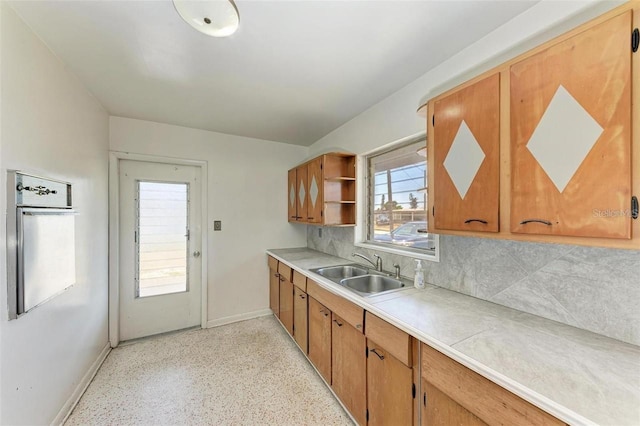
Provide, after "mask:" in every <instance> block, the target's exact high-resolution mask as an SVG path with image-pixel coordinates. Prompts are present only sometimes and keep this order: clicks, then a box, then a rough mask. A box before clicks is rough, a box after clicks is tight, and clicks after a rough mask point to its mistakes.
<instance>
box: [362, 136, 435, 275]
mask: <svg viewBox="0 0 640 426" xmlns="http://www.w3.org/2000/svg"><path fill="white" fill-rule="evenodd" d="M426 137H427V135H426V132H420V133H417V134H414V135H411V136H408V137H405V138H402V139H400V140H397V141H394V142H391V143H389V144H386V145H384V146H382V147H379V148H376V149H374V150H371V151H369V152H365V153H364V154H361V155H358V157H357V170H358V184H357V194H358V196H357V199H358V203H357V206H358V208H357V219H356V229H355V232H354V237H355V241H354V246H356V247H361V248H366V249H369V250H375V251H381V252H386V253H391V254H397V255H401V256H407V257H411V258H414V259H421V260H428V261H431V262H439V261H440V236H439V235H438V234H432V235H433V242H434V245H435V248H434V250H433V252H430V251H426V250H422V249H414V248H409V247H402V246H399V245H398V246H395V245H391V244H385V243H380V242H374V241H371V240H368V236H369V235H368V234H369V224H370V223H371V221H372V220H373V210H372V209H371V206H370V204H371V197H370V194H369V188H370V180H371V177H370V176H369V167H368V160H369V158H370V157H373V156H377V155H380V154H384V153H386V152H390V151H393V150H395V149H399V148H402V147H404V146H406V145H410V144H411V143H415V142H418V141H420V140H426ZM427 180H428V179H427ZM427 186H428V183H427ZM427 203H428V197H427ZM426 207H427V210H428V205H427V206H426Z"/></svg>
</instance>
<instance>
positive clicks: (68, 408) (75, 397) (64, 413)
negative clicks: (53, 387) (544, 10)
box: [51, 343, 111, 425]
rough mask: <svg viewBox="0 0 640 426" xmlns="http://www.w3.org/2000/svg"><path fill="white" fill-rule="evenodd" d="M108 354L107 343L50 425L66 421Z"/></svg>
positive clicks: (108, 346) (109, 346)
mask: <svg viewBox="0 0 640 426" xmlns="http://www.w3.org/2000/svg"><path fill="white" fill-rule="evenodd" d="M109 352H111V345H110V344H109V343H107V344H106V345H105V347H104V348H103V349H102V352H100V355H98V358H97V359H96V360H95V361H94V362H93V364H91V367H90V368H89V371H87V373H86V374H85V375H84V376H83V377H82V380H80V383H78V386H77V387H76V389H75V390H74V391H73V393H72V394H71V396H70V397H69V399H67V402H65V403H64V405H63V406H62V408H61V409H60V411H59V412H58V415H57V416H56V418H55V419H53V422H51V424H52V425H62V424H64V422H66V421H67V418H68V417H69V415H70V414H71V412H72V411H73V409H74V408H75V407H76V405H77V404H78V401H80V398H81V397H82V395H83V394H84V391H86V390H87V388H88V387H89V383H91V380H93V378H94V376H95V375H96V373H97V372H98V369H99V368H100V366H101V365H102V363H103V362H104V360H105V359H106V358H107V355H109Z"/></svg>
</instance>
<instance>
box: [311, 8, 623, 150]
mask: <svg viewBox="0 0 640 426" xmlns="http://www.w3.org/2000/svg"><path fill="white" fill-rule="evenodd" d="M620 3H622V2H621V1H599V2H596V1H594V0H587V1H558V0H543V1H541V2H540V3H537V4H536V5H534V6H533V7H531V8H530V9H528V10H526V11H525V12H524V13H522V14H520V15H518V16H516V17H515V18H514V19H512V20H511V21H509V22H507V23H506V24H504V25H502V26H501V27H499V28H498V29H496V30H494V31H493V32H491V33H489V34H488V35H487V36H485V37H483V38H482V39H480V40H477V41H475V42H474V41H473V40H470V42H473V44H471V45H470V46H468V47H467V48H466V49H464V50H463V51H461V52H460V53H458V54H456V55H455V56H453V57H452V58H450V59H448V60H447V61H445V62H443V63H442V64H440V65H438V66H437V67H435V68H434V69H432V70H431V71H429V72H427V73H426V74H424V75H423V76H422V77H420V78H418V79H417V80H415V81H413V82H411V83H410V84H408V85H407V86H405V87H404V88H402V89H400V90H399V91H397V92H395V93H394V94H392V95H391V96H389V97H388V98H386V99H384V100H383V101H381V102H379V103H378V104H376V105H374V106H372V107H371V108H369V109H368V110H366V111H364V112H363V113H362V114H360V115H358V116H356V117H354V118H353V119H351V120H350V121H348V122H347V123H345V124H344V125H342V126H341V127H339V128H338V129H336V130H334V131H333V132H331V133H329V134H328V135H327V136H325V137H323V138H322V139H320V140H318V141H317V142H316V143H314V144H313V145H311V147H310V155H311V156H313V155H316V154H318V153H323V152H328V151H335V150H341V151H345V150H346V151H350V152H353V153H356V154H362V153H365V152H368V151H371V150H373V149H375V148H378V147H380V146H383V145H386V144H388V143H391V142H394V141H397V140H400V139H402V138H406V137H407V136H411V135H415V134H417V133H419V132H424V131H425V129H426V122H425V118H424V117H420V116H419V115H418V114H417V113H416V110H417V108H418V107H419V106H420V105H422V104H423V103H424V102H425V101H426V100H428V99H429V98H430V97H433V96H435V95H437V94H438V93H441V92H443V91H444V90H445V89H448V88H452V87H455V86H456V85H457V84H459V83H462V82H464V81H465V80H468V79H469V78H471V77H473V76H476V75H478V74H480V73H481V72H482V71H485V70H488V69H490V68H492V67H493V66H496V65H499V64H500V63H502V62H504V61H505V60H507V59H510V58H513V57H515V56H517V54H519V53H523V52H526V51H527V50H529V49H531V48H533V47H535V46H537V45H539V44H541V43H542V42H544V41H547V40H550V39H551V38H553V37H555V36H557V35H559V34H562V33H563V32H565V31H567V30H569V29H571V28H574V27H575V26H577V25H579V24H581V23H583V22H586V21H588V20H589V19H591V18H593V17H595V16H598V15H600V14H602V13H603V12H605V11H606V10H609V9H612V8H613V7H615V6H617V5H619V4H620ZM463 27H464V25H462V26H461V28H463ZM434 43H437V40H434ZM416 54H419V52H416Z"/></svg>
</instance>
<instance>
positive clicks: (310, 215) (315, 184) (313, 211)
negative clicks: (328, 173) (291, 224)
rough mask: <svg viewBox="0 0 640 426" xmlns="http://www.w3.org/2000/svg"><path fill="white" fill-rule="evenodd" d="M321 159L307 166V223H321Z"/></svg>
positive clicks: (322, 186)
mask: <svg viewBox="0 0 640 426" xmlns="http://www.w3.org/2000/svg"><path fill="white" fill-rule="evenodd" d="M323 190H324V182H323V179H322V157H318V158H316V159H315V160H313V161H311V162H310V163H309V164H307V222H308V223H322V215H323V209H322V207H323V200H324V196H323Z"/></svg>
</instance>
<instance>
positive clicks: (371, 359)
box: [367, 340, 414, 426]
mask: <svg viewBox="0 0 640 426" xmlns="http://www.w3.org/2000/svg"><path fill="white" fill-rule="evenodd" d="M367 352H368V355H367V399H368V401H367V406H368V411H369V423H368V424H369V425H397V426H401V425H406V426H410V425H412V424H413V401H414V398H413V389H414V386H413V369H412V368H410V367H407V366H406V365H404V364H403V363H402V362H400V361H399V360H398V359H397V358H396V357H394V356H393V355H391V354H390V353H389V352H388V351H386V350H385V349H384V348H383V347H382V345H378V344H377V343H376V342H374V341H373V340H367Z"/></svg>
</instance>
